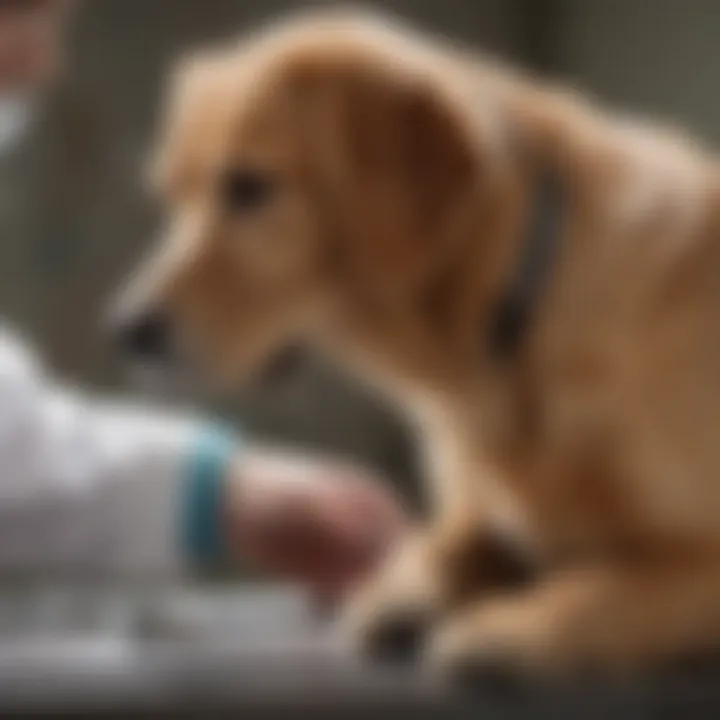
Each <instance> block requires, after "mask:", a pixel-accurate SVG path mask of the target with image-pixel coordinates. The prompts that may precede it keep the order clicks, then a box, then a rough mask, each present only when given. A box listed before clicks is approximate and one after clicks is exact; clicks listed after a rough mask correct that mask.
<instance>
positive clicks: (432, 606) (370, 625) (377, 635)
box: [344, 541, 442, 663]
mask: <svg viewBox="0 0 720 720" xmlns="http://www.w3.org/2000/svg"><path fill="white" fill-rule="evenodd" d="M441 587H442V586H441V583H440V581H439V578H437V577H436V576H435V574H434V573H433V572H432V567H431V566H430V564H429V563H427V562H426V556H425V554H424V553H423V552H422V547H421V545H420V544H419V543H417V542H415V541H412V542H408V543H407V544H406V545H405V546H404V547H403V548H402V549H401V551H400V552H399V553H398V555H397V556H396V557H395V558H393V559H392V561H391V562H390V563H388V565H387V566H386V567H385V568H384V569H383V571H382V572H381V573H380V574H379V575H378V576H377V577H376V578H374V579H373V580H372V582H371V583H369V584H368V585H367V586H366V587H365V588H363V589H362V590H361V591H360V592H359V593H358V594H357V595H356V596H355V597H354V598H353V599H352V600H351V602H350V604H349V605H348V607H347V609H346V612H345V616H344V627H345V631H346V632H347V633H349V634H350V635H351V637H352V639H353V642H354V644H355V646H356V648H357V649H358V651H359V653H360V654H361V655H362V656H363V657H367V658H369V659H372V660H380V661H383V662H388V661H392V662H404V663H406V662H411V661H414V660H415V659H419V657H420V656H421V654H422V652H423V651H424V646H425V640H426V638H427V636H428V633H429V631H430V628H431V626H432V625H433V623H434V622H435V620H436V618H437V617H438V614H439V612H440V609H441V607H442V594H441Z"/></svg>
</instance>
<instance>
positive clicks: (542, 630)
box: [424, 599, 576, 688]
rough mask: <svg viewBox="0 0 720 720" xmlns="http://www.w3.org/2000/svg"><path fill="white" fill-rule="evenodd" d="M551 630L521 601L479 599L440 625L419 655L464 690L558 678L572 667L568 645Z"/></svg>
mask: <svg viewBox="0 0 720 720" xmlns="http://www.w3.org/2000/svg"><path fill="white" fill-rule="evenodd" d="M556 629H557V628H556V627H555V626H553V624H552V623H546V622H543V619H542V618H541V617H540V616H539V614H537V613H535V612H534V608H533V607H532V606H531V605H526V604H525V603H523V602H520V601H516V600H513V599H510V600H507V601H499V600H497V601H486V602H481V603H480V604H479V605H478V606H476V607H473V608H471V609H470V610H469V611H465V612H463V613H461V614H458V615H456V616H453V617H451V618H450V619H448V621H446V622H445V623H444V624H442V625H440V626H439V627H438V629H437V630H436V631H435V632H434V633H433V635H432V636H431V637H430V638H429V640H428V643H427V646H426V649H425V655H424V659H425V662H426V664H427V665H428V666H429V667H430V668H432V670H433V671H435V672H437V673H439V674H441V675H442V676H443V677H445V678H447V679H448V680H449V681H450V682H451V683H453V684H459V685H461V686H463V687H465V688H468V687H475V686H482V687H483V688H485V687H487V686H493V687H495V688H507V687H514V686H516V685H517V683H519V682H527V681H534V680H549V679H560V678H562V677H564V676H565V675H567V674H568V672H569V671H571V670H572V669H576V667H575V664H574V655H573V653H572V645H571V643H568V642H566V641H565V639H564V638H563V637H562V636H561V635H559V634H557V633H556V632H555V630H556Z"/></svg>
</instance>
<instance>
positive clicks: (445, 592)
mask: <svg viewBox="0 0 720 720" xmlns="http://www.w3.org/2000/svg"><path fill="white" fill-rule="evenodd" d="M433 438H434V439H435V440H437V438H438V434H437V433H436V434H434V436H433ZM454 439H460V440H461V437H460V436H458V435H455V436H454ZM465 447H469V445H468V446H465ZM464 449H465V448H464V447H463V446H462V444H461V443H459V442H456V443H455V444H451V443H450V442H445V443H444V444H443V446H442V453H443V454H442V455H439V454H438V455H437V456H436V458H435V460H436V462H434V463H432V465H431V470H434V472H433V473H432V476H433V481H434V482H435V483H436V487H435V490H436V492H435V493H434V496H435V508H434V509H435V512H434V516H433V518H432V519H431V521H430V522H429V523H428V524H427V525H426V526H425V527H420V528H416V529H414V530H413V531H412V532H411V533H409V535H408V537H407V538H406V539H405V541H404V542H403V543H402V544H401V546H400V547H399V548H398V549H397V551H396V552H395V553H394V555H393V556H392V557H390V558H389V560H388V562H387V563H386V564H385V566H384V567H383V568H382V569H381V572H380V573H378V574H377V576H375V577H373V578H372V579H371V581H370V582H369V583H368V584H367V586H366V587H364V588H363V589H362V590H361V591H360V592H359V593H358V594H357V596H356V597H355V598H353V601H352V602H351V604H350V607H349V612H348V614H347V620H348V624H349V625H350V628H351V631H352V632H353V634H354V635H355V636H356V637H357V638H358V641H359V643H360V645H361V647H362V648H363V649H364V650H365V651H367V652H368V653H369V654H370V655H372V656H381V657H384V658H391V659H409V658H410V657H413V656H415V655H416V654H417V652H418V651H419V650H420V648H421V646H422V643H423V640H424V638H425V636H426V633H427V631H428V630H429V629H430V627H431V626H432V625H433V624H434V623H435V622H436V621H438V620H439V619H440V618H441V617H442V616H443V615H444V614H445V613H446V612H448V611H449V610H451V609H453V608H455V607H457V606H458V605H460V604H462V602H463V601H465V600H466V599H467V598H468V597H477V596H478V594H479V593H482V592H483V590H484V589H487V588H490V587H496V586H503V587H507V586H509V585H512V584H515V583H517V582H518V581H520V580H521V579H522V577H523V575H524V572H525V568H524V566H523V564H522V562H520V559H519V558H518V557H517V554H516V553H514V552H513V549H512V548H510V547H509V546H507V545H506V544H505V543H504V542H503V538H502V534H501V533H499V532H498V530H499V528H498V524H497V522H496V521H495V520H496V518H494V517H492V515H491V512H490V511H491V509H492V510H495V509H496V508H497V506H498V505H497V504H495V503H493V502H491V501H490V495H492V494H493V493H492V483H491V481H490V479H489V478H488V477H484V473H485V468H484V465H483V463H482V462H481V461H480V460H479V459H478V458H477V457H476V456H475V454H474V452H475V451H474V450H473V451H472V454H471V453H465V452H464ZM438 460H442V462H438ZM494 499H497V498H496V496H495V497H494Z"/></svg>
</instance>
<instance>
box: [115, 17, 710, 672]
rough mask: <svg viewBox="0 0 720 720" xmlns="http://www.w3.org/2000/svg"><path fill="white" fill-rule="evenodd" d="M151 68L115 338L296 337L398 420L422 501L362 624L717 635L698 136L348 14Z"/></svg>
mask: <svg viewBox="0 0 720 720" xmlns="http://www.w3.org/2000/svg"><path fill="white" fill-rule="evenodd" d="M170 86H171V87H170V92H169V97H168V101H167V112H166V114H165V119H164V120H163V126H162V128H161V140H160V143H159V148H158V150H157V152H156V154H155V156H154V160H153V163H152V173H151V175H152V183H153V188H154V191H155V192H156V193H158V194H159V196H160V197H161V198H162V202H163V203H164V205H165V207H166V208H167V210H168V215H169V217H170V222H169V228H168V230H167V233H166V235H165V237H164V238H163V239H162V240H161V242H160V244H159V248H158V249H157V250H156V252H155V253H154V254H153V256H152V258H151V259H150V260H148V261H147V262H146V263H144V264H143V265H142V267H141V269H140V270H139V272H138V274H137V275H136V276H135V277H134V278H133V279H132V281H131V283H130V285H129V287H128V288H126V289H125V291H124V292H123V294H122V299H121V301H120V303H121V307H122V312H120V315H121V317H122V320H121V322H120V323H119V331H118V332H119V336H120V338H121V342H122V343H123V345H124V346H125V347H126V348H127V349H128V350H129V351H131V352H132V353H134V354H135V355H140V356H143V357H144V358H145V359H147V360H153V361H169V362H172V361H176V360H177V359H178V358H182V359H184V360H185V361H186V362H189V363H190V364H192V365H194V366H196V367H200V368H202V369H203V370H204V371H205V372H207V373H208V375H209V376H211V377H214V378H216V379H217V380H218V381H219V382H221V383H223V384H224V383H235V382H245V381H246V380H247V379H248V378H251V377H252V376H253V374H254V373H255V371H256V370H257V369H258V368H259V367H261V366H262V365H263V364H264V363H265V362H266V361H267V360H268V359H269V358H271V357H273V356H275V355H276V354H277V353H278V352H279V351H280V350H281V349H283V348H286V347H289V346H291V345H294V344H296V343H303V344H310V345H312V346H313V347H314V348H317V349H319V350H320V351H321V352H323V353H324V354H326V355H327V356H328V357H329V358H331V359H333V360H334V361H337V362H339V363H341V364H342V365H344V366H346V367H347V368H349V369H350V370H351V371H352V372H353V373H355V374H357V376H358V378H360V379H361V380H362V381H364V382H367V383H368V384H369V385H370V386H372V387H376V388H378V389H379V390H380V391H381V392H384V393H386V394H387V395H388V397H389V398H390V399H391V400H392V402H394V403H396V404H397V405H398V407H400V408H401V409H402V410H403V412H405V413H406V415H407V417H408V419H409V421H410V422H411V423H412V424H413V426H414V427H415V428H416V429H417V432H418V433H419V437H420V441H421V442H420V447H421V451H422V453H423V456H424V460H425V468H426V474H427V479H428V494H429V497H430V499H431V506H432V512H431V517H430V518H429V519H427V520H426V521H423V522H418V523H417V525H416V527H413V528H412V530H411V531H410V532H409V533H408V537H407V539H406V541H404V542H403V543H402V546H401V547H400V548H399V549H398V551H397V553H394V554H393V557H391V558H389V560H388V563H387V565H386V567H384V568H383V569H382V571H381V572H380V573H378V575H377V577H374V578H372V579H371V581H370V582H368V584H367V586H366V587H365V588H364V589H363V590H362V591H361V592H359V593H358V595H357V597H356V598H355V599H354V600H353V601H352V602H351V604H350V607H349V609H348V613H347V622H348V623H349V625H350V626H351V627H352V628H353V632H354V633H356V634H357V638H358V640H359V642H360V644H361V645H362V646H363V647H364V648H366V649H368V650H370V651H372V652H375V653H379V654H382V655H388V654H390V655H403V656H404V655H415V654H418V655H419V656H420V657H421V658H422V660H423V661H424V662H426V663H428V664H429V665H430V666H432V667H436V668H438V669H440V670H442V671H446V672H460V673H462V672H466V671H468V670H472V669H473V668H484V667H492V668H499V669H503V670H506V671H509V672H519V673H521V674H524V673H531V674H532V673H535V672H539V673H560V674H565V673H570V674H572V673H577V672H580V671H582V670H586V669H588V668H593V669H596V670H598V671H601V672H606V673H616V672H621V673H622V672H637V671H643V670H647V669H649V668H653V667H657V666H658V665H661V664H665V663H673V662H677V661H678V660H679V659H681V658H684V657H686V656H689V655H695V654H697V653H704V652H707V651H713V650H714V649H715V648H716V647H718V645H720V441H718V436H717V433H718V427H720V331H719V329H718V315H719V313H720V182H719V180H720V176H719V175H718V166H717V163H716V160H715V157H714V156H713V155H712V154H711V153H709V152H708V151H706V150H705V149H704V148H703V147H702V146H701V145H700V144H699V143H697V142H695V141H694V140H692V139H691V138H687V137H685V136H684V135H683V134H682V133H677V132H675V131H673V130H670V129H667V130H666V129H664V128H659V127H658V128H656V127H653V126H651V125H650V124H648V123H645V122H640V121H637V120H635V119H633V118H630V117H625V116H623V115H620V114H617V113H611V112H607V111H605V110H604V109H602V108H599V107H597V105H596V103H595V102H594V101H593V100H591V99H589V98H587V97H585V96H583V95H582V94H579V93H577V92H575V91H574V90H569V89H565V88H563V87H558V86H556V85H554V84H552V83H550V82H548V81H546V80H540V79H537V78H535V77H531V76H529V75H527V74H524V73H523V72H521V71H517V70H513V69H510V68H508V67H505V66H504V65H502V64H500V63H497V62H494V61H492V60H489V59H487V58H483V57H481V56H478V55H476V54H475V53H473V52H469V51H467V50H465V49H463V48H460V47H458V46H456V45H455V44H453V43H451V42H448V41H445V40H443V39H436V38H432V37H429V36H426V35H424V34H423V33H422V32H419V31H417V30H415V29H410V28H406V27H403V26H402V24H401V23H398V22H397V21H395V20H388V19H387V18H380V17H377V16H371V15H366V14H363V13H343V12H329V11H325V12H319V13H318V12H316V13H310V14H307V15H303V16H300V17H294V18H291V19H290V20H286V21H284V22H280V23H278V24H276V25H273V26H272V27H271V28H269V29H267V30H266V31H264V32H263V33H261V34H259V35H254V36H251V37H249V38H244V39H241V40H240V41H237V42H234V43H232V44H230V45H226V46H222V47H215V48H212V49H210V50H207V51H205V52H201V53H197V54H194V55H192V56H190V57H188V58H186V59H184V60H182V61H180V63H179V65H178V68H177V70H176V73H175V76H174V78H173V79H172V80H171V83H170ZM223 386H224V385H223Z"/></svg>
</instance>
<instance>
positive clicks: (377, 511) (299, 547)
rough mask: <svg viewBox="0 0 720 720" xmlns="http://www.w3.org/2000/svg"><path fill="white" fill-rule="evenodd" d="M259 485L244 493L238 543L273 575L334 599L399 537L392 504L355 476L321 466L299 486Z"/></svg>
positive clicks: (280, 481)
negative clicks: (322, 590)
mask: <svg viewBox="0 0 720 720" xmlns="http://www.w3.org/2000/svg"><path fill="white" fill-rule="evenodd" d="M273 478H274V480H273ZM263 479H264V481H265V482H264V484H263V485H262V487H260V488H259V489H258V490H257V492H255V493H247V492H246V495H250V497H249V498H246V501H247V502H249V504H250V506H251V507H250V508H249V509H248V508H246V512H245V513H244V523H243V525H244V528H243V529H242V532H241V543H242V549H243V552H244V554H245V555H246V556H248V558H249V559H251V560H253V561H254V562H255V563H257V564H260V565H262V566H263V567H264V568H265V569H266V570H269V571H271V572H274V573H276V574H281V575H284V576H286V577H288V578H290V579H294V580H299V581H302V582H306V583H309V584H311V585H314V586H317V587H322V588H325V589H326V590H327V589H331V590H330V592H332V594H333V595H336V594H337V593H338V592H339V589H340V588H343V587H345V586H347V585H349V584H351V583H353V582H355V581H356V580H357V579H358V578H359V577H361V576H364V575H366V574H367V573H368V572H370V571H371V570H372V569H373V567H374V566H375V565H376V564H377V563H378V562H379V560H380V558H381V557H382V555H383V554H384V552H385V550H386V548H387V546H388V545H389V544H390V543H391V542H393V540H394V538H395V537H396V536H397V535H398V534H399V532H400V528H401V526H402V512H401V511H400V509H399V504H398V503H397V501H396V500H395V498H393V497H392V496H391V495H390V494H389V493H388V492H387V491H385V490H384V489H383V488H382V487H381V486H380V485H379V484H378V483H376V482H374V481H372V480H369V479H368V478H367V477H366V476H363V475H361V474H359V473H357V472H354V471H349V470H347V469H345V468H343V469H341V468H332V467H329V466H322V465H320V466H318V467H317V468H316V469H315V470H314V471H312V472H310V473H306V474H305V476H304V478H303V481H302V482H286V481H285V480H287V478H286V477H285V478H278V477H277V476H274V475H267V474H266V475H265V476H264V478H263Z"/></svg>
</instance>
